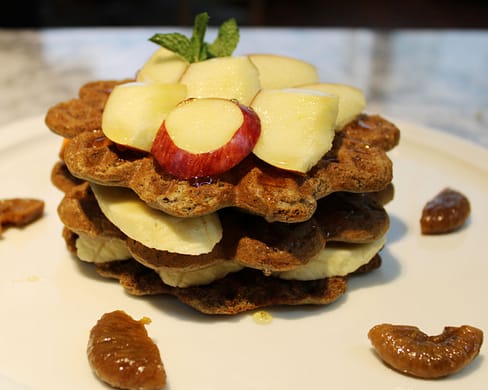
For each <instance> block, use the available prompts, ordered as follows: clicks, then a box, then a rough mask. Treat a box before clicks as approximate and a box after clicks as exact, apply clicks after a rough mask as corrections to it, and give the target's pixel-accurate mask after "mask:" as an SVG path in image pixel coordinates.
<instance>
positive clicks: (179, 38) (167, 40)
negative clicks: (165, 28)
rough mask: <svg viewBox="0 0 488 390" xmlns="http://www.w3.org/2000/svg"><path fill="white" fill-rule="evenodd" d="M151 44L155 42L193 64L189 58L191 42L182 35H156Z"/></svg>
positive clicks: (151, 39)
mask: <svg viewBox="0 0 488 390" xmlns="http://www.w3.org/2000/svg"><path fill="white" fill-rule="evenodd" d="M149 40H150V41H151V42H154V43H156V44H158V45H160V46H162V47H164V48H166V49H168V50H171V51H172V52H174V53H176V54H179V55H180V56H182V57H183V58H184V59H186V60H187V61H189V62H191V61H190V59H189V58H188V53H189V48H190V40H189V39H188V38H187V37H185V36H184V35H183V34H180V33H169V34H154V35H153V36H152V37H151V38H149Z"/></svg>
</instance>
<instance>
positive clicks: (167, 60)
mask: <svg viewBox="0 0 488 390" xmlns="http://www.w3.org/2000/svg"><path fill="white" fill-rule="evenodd" d="M188 65H189V63H188V62H187V61H186V60H185V59H183V58H182V57H180V56H179V55H178V54H176V53H174V52H172V51H170V50H168V49H165V48H164V47H162V48H160V49H158V50H156V52H154V54H153V55H152V56H151V57H150V58H149V59H148V60H147V62H146V63H145V64H144V65H143V67H142V68H141V69H140V70H139V72H138V73H137V76H136V80H137V81H157V82H161V83H176V82H178V80H179V79H180V77H181V75H182V74H183V73H184V72H185V70H186V68H187V67H188Z"/></svg>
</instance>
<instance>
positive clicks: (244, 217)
mask: <svg viewBox="0 0 488 390" xmlns="http://www.w3.org/2000/svg"><path fill="white" fill-rule="evenodd" d="M126 81H127V80H125V81H100V82H91V83H88V84H86V85H84V86H83V87H82V88H81V89H80V93H79V97H78V98H76V99H73V100H70V101H67V102H62V103H60V104H58V105H56V106H54V107H52V108H51V109H50V110H49V111H48V113H47V116H46V124H47V126H48V127H49V128H50V129H51V130H52V131H53V132H54V133H56V134H58V135H60V136H61V137H63V138H64V139H65V142H64V143H63V147H62V149H61V153H60V160H59V161H58V162H56V164H55V166H54V168H53V171H52V181H53V183H54V184H55V185H56V186H57V187H58V188H59V189H60V190H62V191H63V192H64V194H65V195H64V198H63V200H62V201H61V203H60V205H59V208H58V213H59V217H60V219H61V221H62V223H63V224H64V226H65V227H64V232H63V236H64V238H65V241H66V244H67V247H68V249H69V250H70V251H71V252H72V253H73V254H74V255H76V256H78V257H79V258H80V259H82V260H85V261H92V262H94V264H95V267H96V269H97V272H98V273H99V274H100V275H102V276H104V277H108V278H114V279H118V280H119V281H120V283H121V285H122V286H123V287H124V288H125V289H126V290H127V291H128V292H129V293H131V294H135V295H154V294H170V295H173V296H175V297H176V298H178V299H179V300H180V301H181V302H183V303H185V304H187V305H190V306H191V307H193V308H195V309H197V310H199V311H201V312H203V313H208V314H236V313H239V312H243V311H247V310H252V309H256V308H260V307H266V306H271V305H302V304H328V303H331V302H333V301H335V300H336V299H338V298H339V297H340V296H341V295H342V294H344V293H345V291H346V289H347V280H348V278H349V277H350V275H356V274H361V273H364V272H369V271H371V270H373V269H375V268H378V267H379V266H380V264H381V259H380V256H379V254H378V252H379V251H380V250H381V248H382V247H383V245H384V243H385V235H386V232H387V230H388V227H389V219H388V215H387V213H386V211H385V209H384V207H383V205H384V204H385V203H386V202H387V201H388V200H389V199H391V196H392V184H391V181H392V163H391V161H390V159H389V158H388V156H387V154H386V152H387V151H389V150H390V149H392V148H393V147H394V146H395V145H396V144H397V143H398V140H399V130H398V129H397V128H396V127H395V126H394V125H393V124H392V123H390V122H388V121H387V120H385V119H383V118H381V117H380V116H370V115H366V114H362V115H360V116H358V117H357V118H356V119H355V120H354V121H352V122H350V123H349V124H347V125H346V126H345V127H344V128H343V129H342V130H341V131H339V132H337V133H336V136H335V139H334V144H333V148H332V149H331V150H330V151H329V152H328V153H327V154H326V155H325V156H324V157H323V158H322V159H321V160H320V161H319V162H318V163H317V164H316V165H315V166H314V167H313V168H312V169H311V170H310V171H309V172H307V173H306V174H304V175H303V174H297V173H293V172H289V171H285V170H281V169H279V168H275V167H272V166H270V165H268V164H266V163H265V162H263V161H261V160H260V159H258V158H257V157H255V156H254V155H252V154H251V155H249V156H248V157H246V158H245V159H244V160H243V161H242V162H241V163H240V164H238V165H237V166H235V167H234V168H232V169H231V170H229V171H227V172H225V173H223V174H221V175H218V176H214V177H209V178H200V179H192V180H181V179H177V178H175V177H173V176H171V175H168V174H166V173H165V172H163V171H162V170H161V169H160V168H159V166H158V164H157V163H156V162H155V160H154V158H153V157H152V156H151V154H150V153H145V152H140V151H136V150H133V149H130V148H129V149H128V148H124V147H121V146H120V145H117V144H115V143H113V142H112V141H110V140H109V139H108V138H106V137H105V136H104V134H103V132H102V130H101V118H102V113H103V108H104V105H105V102H106V100H107V98H108V96H109V94H110V91H111V90H112V88H113V87H114V86H115V85H117V84H120V83H124V82H126ZM110 190H113V191H122V192H123V193H124V194H126V195H128V196H129V195H130V196H131V197H134V198H136V199H138V201H140V202H142V203H143V204H144V207H148V208H150V209H151V210H153V211H154V210H156V211H155V212H157V213H163V214H165V215H171V216H173V217H175V218H181V219H191V218H198V217H202V216H212V217H217V218H218V220H219V222H220V224H221V226H222V237H221V239H220V240H219V241H218V242H217V243H216V244H215V245H214V247H213V248H212V249H211V250H210V251H208V253H203V254H198V255H192V254H185V253H178V251H167V250H161V249H157V248H153V247H150V246H147V245H146V244H145V243H144V242H141V241H142V240H140V239H137V238H135V237H131V236H129V235H127V234H126V233H124V232H123V231H122V230H123V229H121V228H120V227H118V226H116V224H114V223H113V222H112V221H110V220H109V219H108V218H107V216H106V215H105V214H104V212H102V208H101V207H100V205H99V203H98V201H97V199H99V198H98V197H97V196H96V195H97V193H100V192H104V191H105V192H107V191H110ZM87 243H92V244H93V246H92V250H91V251H88V252H87V251H86V250H85V251H84V250H83V245H87ZM93 248H95V249H93ZM87 253H88V254H87Z"/></svg>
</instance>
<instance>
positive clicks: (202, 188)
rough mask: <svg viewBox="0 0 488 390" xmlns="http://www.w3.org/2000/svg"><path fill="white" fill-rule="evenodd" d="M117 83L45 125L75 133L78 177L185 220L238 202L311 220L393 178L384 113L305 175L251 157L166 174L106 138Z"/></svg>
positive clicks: (341, 140) (73, 159) (363, 122)
mask: <svg viewBox="0 0 488 390" xmlns="http://www.w3.org/2000/svg"><path fill="white" fill-rule="evenodd" d="M116 84H117V82H110V81H105V82H103V81H102V82H92V83H89V84H87V85H85V86H83V87H82V88H81V90H80V97H79V99H74V100H70V101H68V102H64V103H60V104H58V105H56V106H54V107H52V108H51V109H50V110H49V112H48V114H47V116H46V124H47V125H48V127H49V128H50V129H51V130H52V131H54V132H55V133H57V134H60V135H62V136H63V137H67V138H71V141H70V142H68V144H67V145H66V148H65V149H64V153H63V158H64V160H65V162H66V165H67V167H68V169H69V171H70V172H71V173H72V174H73V175H74V176H76V177H79V178H81V179H84V180H88V181H91V182H95V183H99V184H102V185H113V186H122V187H128V188H131V189H132V190H133V191H134V192H136V193H137V194H138V195H139V197H140V198H141V199H142V200H143V201H144V202H146V203H147V204H148V205H149V206H151V207H154V208H156V209H160V210H162V211H164V212H166V213H168V214H171V215H174V216H179V217H191V216H199V215H204V214H207V213H211V212H214V211H216V210H219V209H221V208H224V207H238V208H240V209H244V210H247V211H249V212H251V213H253V214H256V215H260V216H262V217H264V218H265V219H266V220H267V221H270V222H271V221H280V222H288V223H291V222H300V221H305V220H308V219H309V218H310V217H311V216H312V215H313V213H314V211H315V210H316V207H317V200H318V199H321V198H323V197H325V196H327V195H328V194H330V193H332V192H337V191H346V192H361V193H362V192H374V191H380V190H382V189H384V188H385V187H386V186H387V185H388V184H389V183H390V182H391V180H392V164H391V161H390V160H389V158H388V157H387V155H386V153H385V152H386V151H387V150H389V149H391V148H392V147H394V146H395V145H396V144H397V143H398V139H399V131H398V129H397V128H396V127H395V126H394V125H393V124H391V123H390V122H388V121H386V120H385V119H383V118H381V117H379V116H366V115H362V116H360V117H359V118H357V119H356V120H355V121H353V122H351V123H350V124H348V125H347V126H346V127H345V128H344V129H343V130H342V131H341V132H338V133H337V135H336V137H335V140H334V146H333V148H332V150H330V151H329V152H328V153H327V154H326V155H325V156H324V157H323V158H322V160H321V161H319V163H318V164H316V166H315V167H314V168H312V169H311V170H310V171H309V172H308V173H307V174H305V175H301V174H296V173H293V172H289V171H284V170H280V169H277V168H274V167H271V166H270V165H268V164H266V163H264V162H262V161H261V160H259V159H258V158H257V157H255V156H254V155H250V156H248V157H247V158H246V159H245V160H243V161H242V162H241V163H240V164H239V165H237V166H236V167H234V168H233V169H231V170H230V171H228V172H226V173H224V174H222V175H219V176H215V177H209V178H206V179H198V180H195V181H186V180H179V179H176V178H174V177H172V176H170V175H168V174H165V173H164V172H161V170H160V169H159V167H158V166H157V163H155V161H154V159H153V158H152V156H151V155H150V154H147V153H140V152H135V151H132V150H127V149H121V148H119V147H118V146H117V145H115V144H114V143H112V142H111V141H109V140H108V139H107V138H105V137H104V135H103V132H102V131H101V130H100V128H101V114H102V112H103V106H104V103H105V101H106V98H107V96H108V95H109V94H110V90H111V88H113V86H114V85H116Z"/></svg>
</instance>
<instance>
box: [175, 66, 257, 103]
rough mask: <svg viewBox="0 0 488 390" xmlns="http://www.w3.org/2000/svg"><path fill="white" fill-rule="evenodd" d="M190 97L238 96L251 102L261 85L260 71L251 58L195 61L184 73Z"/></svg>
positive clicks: (226, 97)
mask: <svg viewBox="0 0 488 390" xmlns="http://www.w3.org/2000/svg"><path fill="white" fill-rule="evenodd" d="M180 83H183V84H185V85H186V86H187V87H188V97H189V98H191V97H195V98H207V97H220V98H224V99H236V100H238V101H239V102H240V103H242V104H245V105H248V104H249V103H250V102H251V100H252V98H253V97H254V96H255V95H256V93H257V91H258V90H259V89H260V88H261V84H260V83H259V73H258V70H257V69H256V67H255V66H254V65H253V63H252V62H251V61H250V60H249V58H248V57H219V58H212V59H210V60H206V61H201V62H194V63H192V64H190V66H189V67H188V68H187V69H186V72H185V73H183V76H181V79H180Z"/></svg>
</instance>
